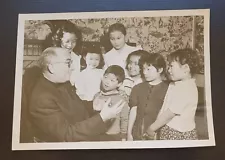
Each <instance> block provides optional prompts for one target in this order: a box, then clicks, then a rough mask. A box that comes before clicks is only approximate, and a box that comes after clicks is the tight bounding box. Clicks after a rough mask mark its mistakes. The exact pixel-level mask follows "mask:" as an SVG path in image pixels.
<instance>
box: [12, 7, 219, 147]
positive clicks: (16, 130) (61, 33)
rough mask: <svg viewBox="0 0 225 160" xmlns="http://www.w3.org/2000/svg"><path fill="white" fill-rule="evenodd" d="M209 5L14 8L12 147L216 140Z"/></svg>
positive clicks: (200, 143) (200, 144) (204, 143)
mask: <svg viewBox="0 0 225 160" xmlns="http://www.w3.org/2000/svg"><path fill="white" fill-rule="evenodd" d="M209 24H210V10H209V9H201V10H197V9H195V10H165V11H163V10H161V11H112V12H77V13H46V14H43V13H42V14H19V15H18V37H17V53H16V55H17V56H16V57H17V59H16V69H15V70H16V73H15V91H14V113H13V133H12V150H53V149H129V148H177V147H205V146H215V137H214V128H213V116H212V112H213V105H212V99H211V82H210V79H211V76H210V48H209V47H210V37H209V35H210V33H209V32H210V28H209V27H210V26H209Z"/></svg>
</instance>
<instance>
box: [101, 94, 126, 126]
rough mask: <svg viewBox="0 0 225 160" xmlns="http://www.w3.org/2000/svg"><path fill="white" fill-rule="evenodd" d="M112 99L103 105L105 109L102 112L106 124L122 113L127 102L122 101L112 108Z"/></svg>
mask: <svg viewBox="0 0 225 160" xmlns="http://www.w3.org/2000/svg"><path fill="white" fill-rule="evenodd" d="M110 104H111V98H109V99H108V100H107V101H106V103H105V104H104V105H103V108H102V110H101V112H100V116H101V118H102V120H103V121H104V122H105V121H107V120H109V119H112V118H115V117H116V115H117V114H118V113H120V112H121V110H122V108H123V106H124V105H125V102H123V101H122V100H120V101H119V102H117V103H116V104H115V105H113V106H111V105H110Z"/></svg>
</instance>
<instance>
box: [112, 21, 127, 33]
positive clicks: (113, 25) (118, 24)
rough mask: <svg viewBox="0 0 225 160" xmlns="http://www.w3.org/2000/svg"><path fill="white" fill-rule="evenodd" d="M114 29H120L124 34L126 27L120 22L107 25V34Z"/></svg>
mask: <svg viewBox="0 0 225 160" xmlns="http://www.w3.org/2000/svg"><path fill="white" fill-rule="evenodd" d="M114 31H120V32H121V33H123V34H124V35H126V34H127V31H126V28H125V26H124V25H123V24H122V23H114V24H112V25H111V26H110V27H109V31H108V34H110V33H112V32H114Z"/></svg>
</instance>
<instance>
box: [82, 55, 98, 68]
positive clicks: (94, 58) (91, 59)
mask: <svg viewBox="0 0 225 160" xmlns="http://www.w3.org/2000/svg"><path fill="white" fill-rule="evenodd" d="M85 60H86V64H87V67H88V68H97V67H98V65H99V63H100V55H99V54H97V53H87V55H86V57H85Z"/></svg>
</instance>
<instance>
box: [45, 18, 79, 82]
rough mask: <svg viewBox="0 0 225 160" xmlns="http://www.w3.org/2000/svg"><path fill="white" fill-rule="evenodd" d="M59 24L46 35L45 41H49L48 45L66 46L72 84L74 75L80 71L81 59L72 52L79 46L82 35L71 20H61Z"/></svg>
mask: <svg viewBox="0 0 225 160" xmlns="http://www.w3.org/2000/svg"><path fill="white" fill-rule="evenodd" d="M61 23H62V24H61ZM60 24H61V25H60V26H59V27H58V29H57V30H56V31H55V32H54V33H51V34H50V35H48V36H47V38H46V43H50V44H48V45H50V46H55V47H62V48H66V49H68V50H69V51H70V52H71V59H72V64H71V69H72V73H71V79H70V82H71V84H72V85H74V83H75V78H76V75H77V74H78V73H79V72H80V59H81V56H80V55H78V54H77V53H74V50H77V48H78V47H79V46H80V45H79V43H81V39H82V36H81V32H80V31H79V29H78V28H77V27H76V26H75V24H73V23H72V22H70V21H63V22H60ZM49 41H51V42H49Z"/></svg>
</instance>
